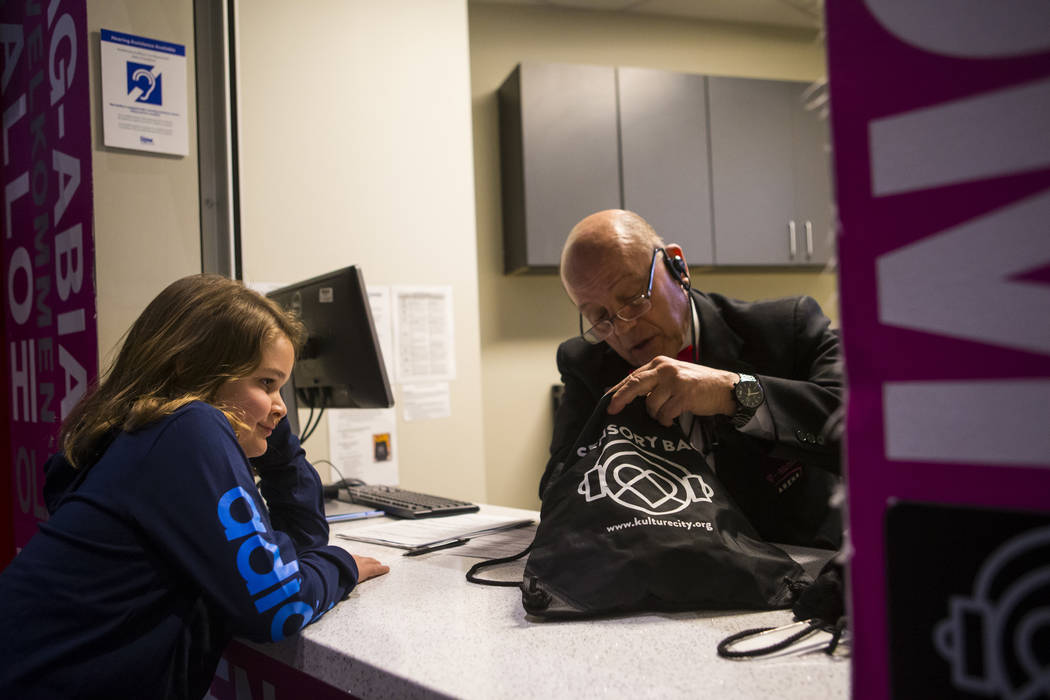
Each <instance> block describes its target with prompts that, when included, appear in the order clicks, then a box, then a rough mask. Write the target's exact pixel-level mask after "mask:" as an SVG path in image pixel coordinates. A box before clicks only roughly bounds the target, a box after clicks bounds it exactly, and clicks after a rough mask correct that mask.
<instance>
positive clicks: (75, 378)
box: [58, 345, 87, 420]
mask: <svg viewBox="0 0 1050 700" xmlns="http://www.w3.org/2000/svg"><path fill="white" fill-rule="evenodd" d="M58 364H60V365H62V369H63V370H64V371H65V374H66V395H65V396H63V397H62V420H65V419H66V416H68V415H69V412H70V411H72V410H73V407H74V406H76V405H77V401H80V397H82V396H83V395H84V391H85V390H86V389H87V372H86V371H85V370H84V368H83V366H81V364H80V363H79V362H77V360H76V358H75V357H73V356H72V355H70V354H69V352H67V351H66V349H65V348H64V347H62V346H61V345H59V346H58Z"/></svg>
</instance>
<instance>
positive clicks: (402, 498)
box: [346, 485, 478, 518]
mask: <svg viewBox="0 0 1050 700" xmlns="http://www.w3.org/2000/svg"><path fill="white" fill-rule="evenodd" d="M346 490H347V491H348V492H349V493H350V500H351V501H353V502H354V503H362V504H364V505H366V506H372V507H373V508H379V509H380V510H384V511H386V513H387V515H395V516H397V517H399V518H432V517H434V516H437V515H458V514H459V513H476V512H477V511H478V506H476V505H474V504H473V503H468V502H467V501H457V500H455V499H452V498H444V497H443V496H431V495H429V494H426V493H418V492H416V491H406V490H405V489H402V488H398V487H397V486H371V485H366V486H348V487H347V488H346Z"/></svg>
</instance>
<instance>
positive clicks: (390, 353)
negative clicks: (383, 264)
mask: <svg viewBox="0 0 1050 700" xmlns="http://www.w3.org/2000/svg"><path fill="white" fill-rule="evenodd" d="M368 305H369V307H371V309H372V325H373V326H375V329H376V337H378V338H379V349H380V350H381V351H382V353H383V365H384V366H385V367H386V377H387V379H388V380H389V381H390V383H391V384H393V383H394V381H395V380H396V378H397V377H396V375H395V374H394V330H393V322H392V321H391V318H390V287H387V286H384V285H372V284H370V285H368ZM384 483H386V482H384Z"/></svg>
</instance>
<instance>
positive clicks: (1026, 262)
mask: <svg viewBox="0 0 1050 700" xmlns="http://www.w3.org/2000/svg"><path fill="white" fill-rule="evenodd" d="M826 6H827V42H828V68H829V80H830V97H831V107H832V109H831V113H832V128H833V134H834V155H835V167H836V177H837V201H838V207H839V217H840V221H841V231H840V234H839V241H838V255H839V267H840V292H841V309H842V312H841V319H842V329H843V342H844V348H845V356H846V366H847V378H848V387H849V391H848V406H847V410H848V413H847V486H848V498H849V525H850V539H851V542H852V547H853V556H852V560H851V565H850V585H851V602H850V605H851V625H852V627H853V632H854V642H853V655H852V663H853V694H854V697H857V698H888V697H949V696H950V697H969V696H972V697H988V696H993V695H994V696H997V697H1035V696H1037V695H1045V694H1046V692H1047V689H1048V688H1050V685H1048V683H1050V680H1048V679H1050V657H1048V656H1047V649H1050V646H1048V645H1047V640H1050V569H1047V568H1046V562H1047V561H1050V3H1046V2H1036V1H1019V2H1012V3H1000V2H983V1H979V0H912V1H910V2H901V1H899V0H834V1H833V2H828V3H826Z"/></svg>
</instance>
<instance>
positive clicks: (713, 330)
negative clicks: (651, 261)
mask: <svg viewBox="0 0 1050 700" xmlns="http://www.w3.org/2000/svg"><path fill="white" fill-rule="evenodd" d="M691 291H692V295H693V301H694V302H695V303H696V308H697V312H698V313H699V315H700V363H701V364H704V365H707V366H708V367H715V368H717V369H725V370H732V371H735V370H740V369H744V370H747V369H753V368H752V367H751V366H750V365H749V364H748V363H746V362H744V361H742V360H741V358H740V353H741V350H742V349H743V345H744V341H743V340H741V339H740V336H738V335H737V334H736V333H735V332H734V331H733V329H732V328H730V327H729V326H727V325H726V322H725V321H724V320H723V319H722V314H721V313H720V312H719V311H718V308H717V307H716V306H715V305H714V303H713V302H712V301H711V300H710V299H709V298H708V296H707V295H706V294H704V293H703V292H699V291H697V290H695V289H693V290H691Z"/></svg>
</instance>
